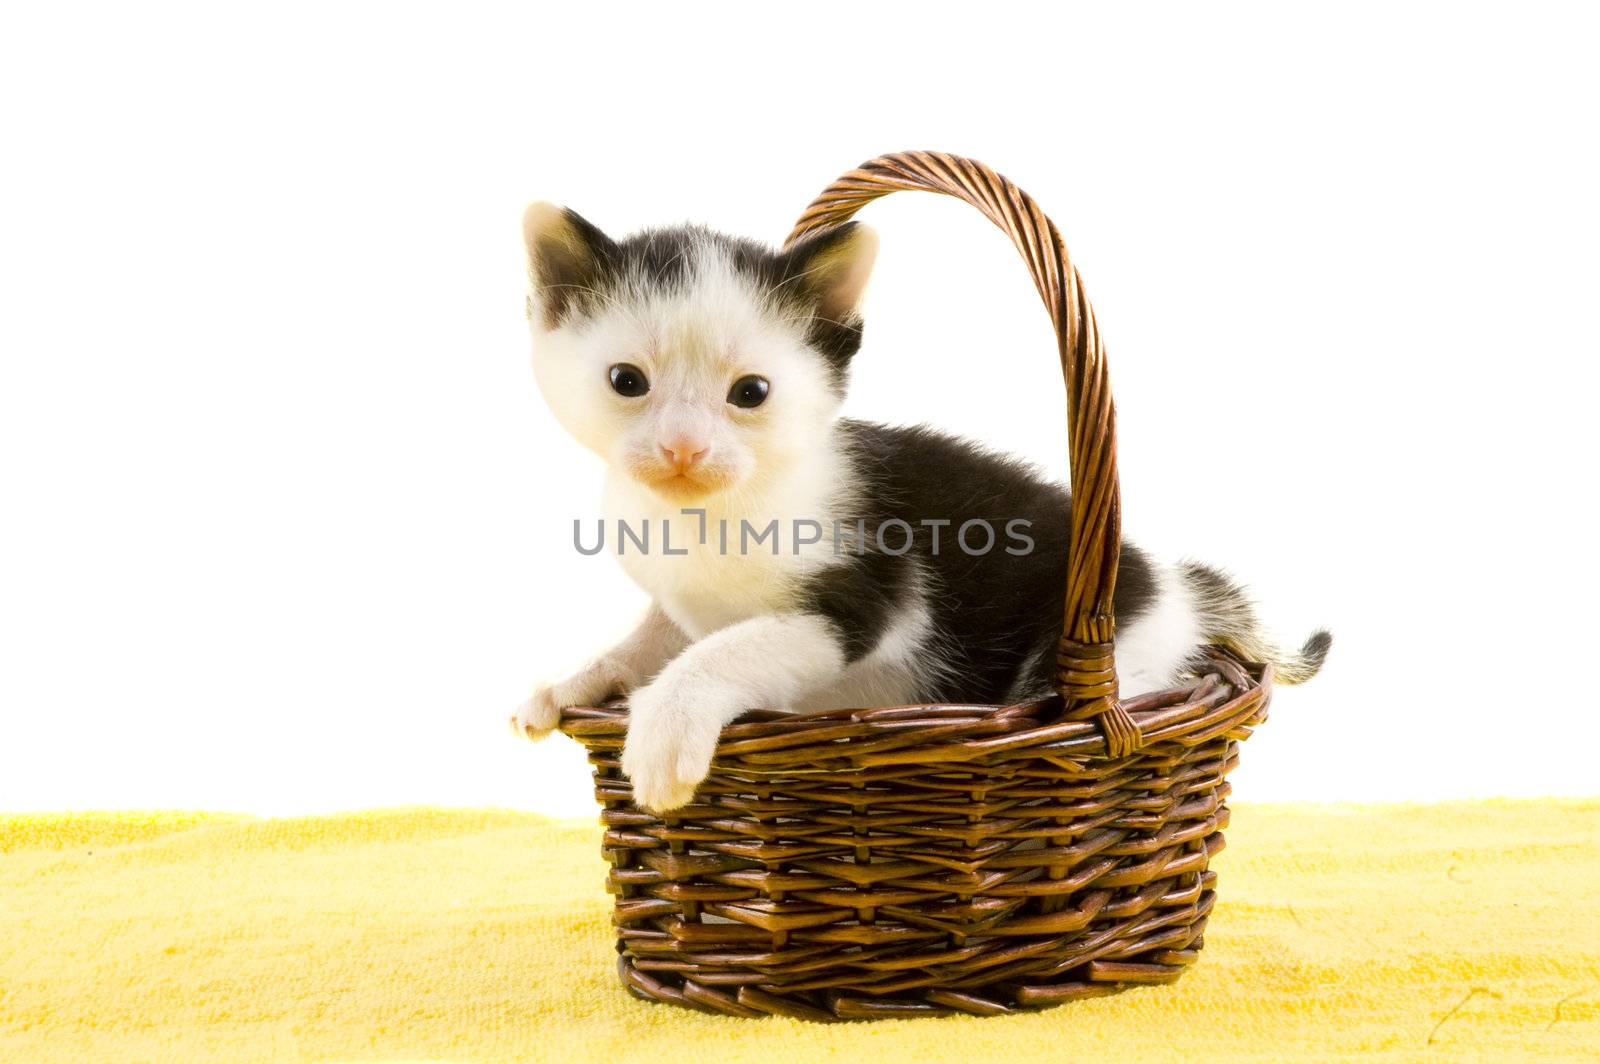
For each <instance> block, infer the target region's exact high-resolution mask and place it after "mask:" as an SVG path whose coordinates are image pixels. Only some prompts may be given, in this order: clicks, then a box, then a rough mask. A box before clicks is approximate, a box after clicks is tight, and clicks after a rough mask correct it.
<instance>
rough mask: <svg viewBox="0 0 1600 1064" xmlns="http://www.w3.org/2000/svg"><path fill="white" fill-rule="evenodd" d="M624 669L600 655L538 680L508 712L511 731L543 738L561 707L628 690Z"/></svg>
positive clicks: (600, 699)
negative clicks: (557, 676)
mask: <svg viewBox="0 0 1600 1064" xmlns="http://www.w3.org/2000/svg"><path fill="white" fill-rule="evenodd" d="M629 686H630V684H629V682H628V677H627V674H626V672H625V671H624V670H623V669H622V668H620V667H619V666H618V665H616V664H615V663H614V662H612V661H610V660H608V659H606V658H601V659H600V660H598V661H595V662H592V663H591V664H589V665H588V666H586V667H585V668H584V669H583V670H582V671H580V672H578V673H575V674H574V675H572V676H570V677H568V678H567V679H565V680H562V681H561V682H560V683H556V684H541V685H540V686H539V687H537V688H535V689H534V692H533V697H532V698H529V699H528V700H527V701H526V702H524V703H522V705H520V706H518V707H517V711H516V712H515V713H513V714H512V715H511V731H512V733H513V734H515V735H520V736H525V737H526V738H529V739H543V738H544V737H545V736H546V735H549V734H550V732H551V731H552V730H553V729H554V728H555V726H556V724H557V723H558V722H559V721H560V720H561V711H562V710H563V709H571V708H572V707H573V706H593V705H598V704H600V703H601V702H604V701H606V700H607V699H608V698H613V697H616V696H619V695H625V694H627V693H628V688H629Z"/></svg>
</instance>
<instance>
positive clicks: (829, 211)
mask: <svg viewBox="0 0 1600 1064" xmlns="http://www.w3.org/2000/svg"><path fill="white" fill-rule="evenodd" d="M899 189H920V190H922V191H926V192H941V193H944V194H946V195H950V196H956V197H958V198H960V199H963V200H965V201H967V202H968V203H970V204H972V205H973V206H975V207H977V208H978V209H979V210H981V211H983V213H984V214H985V215H986V216H988V218H989V219H990V220H991V221H993V222H994V223H995V224H996V225H998V226H1000V228H1002V229H1004V230H1005V231H1006V232H1007V233H1008V234H1009V235H1010V236H1011V240H1012V242H1013V243H1014V244H1015V245H1016V247H1017V250H1018V251H1020V252H1021V253H1022V255H1023V258H1024V259H1025V260H1026V261H1027V264H1028V268H1029V270H1030V271H1031V272H1032V274H1033V279H1034V282H1035V284H1037V286H1038V289H1039V294H1040V295H1041V296H1042V297H1043V298H1044V302H1045V305H1046V306H1047V307H1049V309H1050V316H1051V319H1052V321H1053V322H1054V324H1055V331H1056V336H1057V340H1058V346H1059V350H1060V355H1061V367H1062V371H1063V373H1064V375H1065V378H1066V386H1067V388H1066V390H1067V427H1068V434H1069V438H1070V449H1071V456H1070V457H1071V465H1072V492H1073V506H1072V525H1071V540H1070V547H1069V551H1068V555H1069V557H1068V570H1069V572H1068V582H1067V597H1066V617H1065V621H1066V623H1065V631H1064V635H1063V638H1062V641H1061V648H1060V654H1059V657H1058V662H1059V666H1060V667H1059V670H1058V673H1057V691H1058V692H1059V693H1058V694H1057V695H1055V696H1052V697H1050V698H1048V699H1042V700H1039V701H1036V702H1030V703H1026V704H1022V705H1012V706H950V705H935V706H893V707H885V708H877V709H858V710H849V709H844V710H837V711H833V712H827V713H812V714H806V715H799V716H796V715H786V714H779V713H771V712H760V713H751V714H749V715H747V716H745V717H743V718H741V719H740V720H739V721H738V722H735V723H734V724H732V725H730V726H729V727H728V728H726V729H725V730H724V732H723V735H722V740H721V743H720V745H719V746H718V747H717V754H716V758H715V760H714V762H713V764H712V769H711V774H710V776H709V777H708V778H707V779H706V781H705V782H704V783H703V784H702V785H701V787H700V789H699V791H698V793H697V795H696V797H695V800H694V803H693V804H691V805H689V806H687V807H685V808H683V809H680V810H677V811H676V812H674V813H673V814H671V815H670V816H665V817H657V816H655V815H653V814H651V813H648V812H645V811H643V810H641V809H639V808H637V807H635V806H634V805H633V804H632V803H631V802H630V800H629V799H630V792H629V785H628V781H627V779H626V777H624V776H623V774H622V772H621V769H620V767H619V764H618V759H619V757H620V754H621V749H622V742H623V737H624V734H625V732H626V728H627V720H628V716H627V708H626V706H625V705H622V704H616V705H611V706H605V707H600V708H593V709H573V710H568V711H567V712H566V713H565V714H564V715H563V717H562V721H561V730H562V731H564V732H565V733H566V734H568V735H570V736H572V737H573V738H574V739H577V740H578V741H579V742H581V743H582V744H583V745H584V746H585V747H586V748H587V749H588V752H589V760H590V761H591V763H592V764H593V765H594V777H595V796H596V798H597V799H598V800H599V801H600V803H601V805H602V806H603V807H604V809H603V812H602V814H601V822H602V824H603V825H604V827H605V829H606V830H605V837H604V841H603V843H602V849H603V853H604V855H605V857H606V859H607V861H609V862H610V864H611V872H610V875H609V877H608V879H607V887H608V889H609V890H610V891H611V892H612V893H613V894H615V895H616V899H617V900H616V912H615V915H614V922H615V924H616V927H617V939H618V941H617V948H618V951H619V952H620V953H621V958H620V968H621V975H622V982H623V984H624V985H625V986H626V987H627V988H628V989H629V990H631V991H632V992H633V993H635V994H636V995H638V996H640V997H643V998H647V999H651V1000H656V1001H669V1002H672V1003H674V1004H678V1005H685V1006H689V1007H693V1008H698V1009H702V1010H705V1011H708V1012H713V1013H719V1014H727V1015H733V1016H761V1015H763V1014H767V1013H778V1014H782V1015H787V1016H797V1017H802V1018H805V1019H813V1020H840V1019H870V1018H875V1017H892V1016H919V1015H939V1014H945V1013H952V1012H967V1013H976V1014H980V1015H994V1014H998V1013H1006V1012H1012V1011H1016V1010H1019V1009H1026V1008H1037V1007H1042V1006H1047V1005H1054V1004H1058V1003H1060V1002H1063V1001H1071V1000H1073V999H1075V998H1081V997H1089V996H1093V995H1098V994H1106V993H1110V992H1112V991H1115V990H1118V989H1121V988H1123V987H1126V986H1129V985H1131V984H1140V983H1168V982H1172V981H1173V980H1175V979H1177V978H1178V976H1179V975H1181V974H1182V973H1183V971H1184V969H1185V968H1186V967H1187V966H1188V965H1189V964H1191V963H1193V962H1194V960H1195V957H1196V955H1197V951H1198V950H1199V949H1200V946H1201V943H1202V933H1203V931H1204V930H1205V925H1206V918H1207V916H1208V915H1209V914H1210V912H1211V907H1212V904H1213V903H1214V901H1215V899H1216V894H1215V885H1216V873H1214V872H1212V871H1209V870H1208V867H1207V866H1208V865H1209V864H1210V861H1211V857H1212V855H1214V854H1215V853H1217V851H1219V850H1220V849H1222V834H1221V829H1222V828H1223V827H1225V826H1226V824H1227V820H1228V809H1227V806H1226V804H1225V799H1226V798H1227V795H1228V791H1229V788H1228V784H1227V783H1226V782H1224V777H1225V776H1226V775H1227V774H1228V772H1229V771H1230V770H1231V769H1232V768H1233V767H1234V765H1235V764H1236V763H1237V760H1238V743H1239V741H1240V740H1242V739H1244V738H1245V737H1247V736H1248V735H1249V734H1250V731H1251V729H1252V727H1253V726H1254V725H1256V724H1257V723H1259V722H1260V721H1261V720H1263V719H1264V718H1265V716H1266V711H1267V701H1268V694H1269V692H1270V690H1271V683H1272V675H1271V670H1270V668H1269V667H1266V666H1261V665H1254V664H1249V663H1245V662H1242V661H1239V660H1237V659H1235V658H1234V657H1232V656H1230V655H1229V654H1228V653H1227V652H1225V651H1222V650H1220V649H1218V650H1214V651H1212V652H1210V653H1209V658H1208V660H1209V667H1208V668H1207V669H1206V675H1205V676H1204V677H1202V678H1201V679H1199V680H1198V681H1196V682H1193V683H1189V684H1186V685H1185V686H1183V687H1179V688H1174V689H1172V690H1169V691H1163V692H1159V693H1155V694H1142V695H1139V696H1138V697H1135V698H1129V699H1123V700H1121V701H1118V691H1117V680H1116V672H1115V668H1114V665H1113V661H1112V650H1111V641H1112V632H1113V619H1112V611H1111V592H1112V587H1113V585H1114V583H1115V581H1116V576H1117V556H1118V544H1119V535H1120V516H1119V506H1118V495H1117V476H1116V437H1115V424H1116V419H1115V413H1114V410H1113V407H1112V403H1111V391H1110V386H1109V383H1108V379H1107V375H1106V365H1105V357H1104V351H1103V348H1102V346H1101V342H1100V335H1099V332H1098V330H1097V329H1096V327H1095V321H1094V313H1093V311H1092V310H1091V308H1090V306H1089V302H1088V299H1087V298H1086V297H1085V296H1084V293H1083V288H1082V285H1081V284H1080V282H1079V279H1078V274H1077V271H1076V269H1074V268H1073V266H1072V264H1071V263H1070V261H1069V260H1068V258H1067V252H1066V248H1065V247H1064V246H1063V245H1062V243H1061V238H1060V236H1059V234H1058V233H1057V232H1056V227H1055V225H1054V224H1053V223H1051V221H1050V220H1049V219H1048V218H1046V217H1045V216H1044V214H1043V213H1042V212H1041V211H1040V210H1039V208H1038V207H1037V206H1035V205H1034V202H1033V200H1032V199H1031V198H1029V197H1028V195H1027V194H1026V193H1024V192H1023V191H1021V190H1020V189H1018V188H1017V187H1016V186H1015V185H1013V184H1012V183H1011V182H1009V181H1007V180H1006V179H1005V178H1003V177H1001V176H1000V175H998V174H996V173H995V172H994V171H992V170H990V169H989V168H988V167H986V166H983V165H982V164H980V163H977V162H974V161H972V160H969V159H962V158H958V157H956V156H951V155H943V154H939V153H934V152H908V153H904V154H899V155H886V156H883V157H881V158H878V159H874V160H873V161H871V162H869V163H866V164H865V165H863V166H861V167H860V168H858V169H856V170H853V171H851V172H850V173H848V174H845V175H844V176H843V177H841V178H839V180H837V181H835V182H834V183H833V184H832V185H831V186H829V187H828V189H827V190H826V191H824V192H823V193H822V195H820V196H818V197H817V199H816V201H815V202H813V203H812V204H811V206H810V207H809V208H808V209H807V210H806V212H805V213H804V214H803V215H801V217H800V221H799V223H798V224H797V225H796V226H795V228H794V231H793V232H792V233H791V234H790V236H789V240H790V241H791V242H792V241H794V240H795V239H797V238H799V237H801V236H803V235H805V234H807V233H810V232H813V231H815V230H818V229H823V228H827V227H829V226H833V225H837V224H839V223H841V222H843V221H844V220H845V219H847V218H849V217H850V216H851V215H853V214H855V213H856V211H857V210H859V209H860V208H861V207H862V206H863V205H865V204H866V203H868V202H870V201H872V200H874V199H877V198H878V197H879V196H883V195H887V194H888V193H890V192H893V191H896V190H899Z"/></svg>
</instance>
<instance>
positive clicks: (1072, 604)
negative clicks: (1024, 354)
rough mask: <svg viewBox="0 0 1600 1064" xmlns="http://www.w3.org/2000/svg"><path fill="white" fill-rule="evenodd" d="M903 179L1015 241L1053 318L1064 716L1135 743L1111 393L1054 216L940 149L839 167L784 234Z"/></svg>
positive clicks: (838, 214)
mask: <svg viewBox="0 0 1600 1064" xmlns="http://www.w3.org/2000/svg"><path fill="white" fill-rule="evenodd" d="M902 189H914V190H920V191H923V192H940V193H943V194H944V195H947V196H954V197H956V198H957V199H961V200H965V201H966V202H968V203H970V204H972V205H973V206H974V207H976V208H978V209H979V210H980V211H982V212H983V213H984V215H985V216H986V217H987V218H988V219H989V220H990V221H991V222H993V223H994V224H995V225H998V226H999V227H1000V228H1001V229H1004V230H1005V231H1006V232H1007V233H1008V234H1009V235H1010V237H1011V243H1012V244H1013V245H1015V246H1016V249H1017V250H1018V251H1019V252H1021V254H1022V257H1023V259H1024V260H1025V261H1026V262H1027V264H1028V272H1029V273H1031V274H1032V275H1033V283H1034V285H1035V286H1036V287H1037V288H1038V289H1039V296H1040V298H1042V299H1043V300H1044V304H1045V307H1046V308H1048V309H1049V311H1050V321H1051V323H1052V324H1053V325H1054V326H1055V332H1056V347H1057V350H1058V352H1059V353H1060V356H1061V373H1062V376H1063V377H1065V378H1066V385H1067V439H1068V452H1069V453H1068V458H1069V460H1070V463H1071V471H1072V526H1071V531H1070V533H1069V538H1068V540H1067V595H1066V613H1065V616H1064V617H1063V625H1062V633H1061V645H1060V648H1059V651H1058V653H1057V655H1056V666H1057V668H1056V690H1057V691H1058V692H1059V693H1060V695H1061V697H1062V702H1063V705H1062V716H1063V719H1067V720H1083V719H1086V718H1088V717H1099V718H1100V723H1101V726H1102V727H1103V729H1104V730H1105V733H1106V745H1107V752H1108V753H1109V754H1110V755H1111V756H1113V757H1118V756H1123V755H1125V754H1129V753H1133V752H1135V751H1137V750H1138V749H1139V748H1140V747H1142V746H1143V745H1144V740H1143V736H1142V735H1141V734H1140V732H1139V728H1138V725H1137V724H1135V723H1134V721H1133V719H1132V718H1131V717H1130V716H1129V715H1128V713H1127V712H1126V711H1125V710H1124V709H1123V708H1122V707H1121V705H1120V704H1119V703H1118V701H1117V671H1116V663H1115V661H1114V660H1113V657H1112V650H1111V644H1112V637H1113V635H1114V634H1115V631H1116V621H1115V616H1114V613H1113V610H1112V604H1111V598H1112V591H1113V589H1114V588H1115V587H1116V583H1117V559H1118V556H1119V552H1120V548H1121V535H1122V510H1121V503H1120V499H1119V493H1118V487H1117V432H1116V427H1117V414H1116V408H1115V407H1114V406H1113V405H1112V402H1111V381H1110V377H1109V375H1108V374H1107V372H1106V358H1105V348H1104V346H1103V345H1102V344H1101V341H1100V330H1099V329H1098V328H1097V327H1096V326H1095V320H1094V308H1093V307H1091V306H1090V305H1089V299H1088V297H1087V296H1086V295H1084V292H1083V284H1082V282H1081V281H1080V279H1079V277H1078V271H1077V268H1076V267H1075V266H1073V265H1072V260H1071V259H1070V258H1068V257H1067V249H1066V245H1064V244H1063V243H1062V242H1061V234H1060V233H1059V232H1057V230H1056V227H1055V223H1054V222H1052V221H1051V220H1050V219H1049V218H1047V217H1046V216H1045V213H1044V212H1043V211H1041V210H1040V209H1039V207H1038V205H1037V204H1035V203H1034V202H1033V198H1032V197H1031V196H1029V195H1028V194H1027V193H1026V192H1024V191H1022V190H1021V189H1020V188H1018V187H1017V186H1016V185H1014V184H1012V183H1011V182H1010V181H1008V180H1007V179H1006V178H1004V177H1002V176H1000V175H999V174H997V173H995V172H994V171H993V170H991V169H989V168H988V167H987V166H985V165H983V164H982V163H980V162H977V161H976V160H973V159H965V158H962V157H961V156H959V155H947V154H945V153H944V152H933V151H912V152H898V153H896V154H894V155H880V156H879V157H878V158H876V159H873V160H871V161H869V162H865V163H863V164H861V165H860V166H858V167H857V168H856V169H854V170H851V171H850V172H849V173H847V174H844V175H843V176H841V177H840V178H839V179H838V180H836V181H834V182H833V184H831V185H829V186H828V187H827V188H826V189H824V190H823V191H822V194H821V195H819V196H818V197H817V198H816V199H815V200H813V201H812V202H811V206H809V207H807V208H806V209H805V212H804V213H803V214H801V215H800V220H799V221H797V222H796V223H795V226H794V229H793V231H791V232H790V233H789V237H788V239H787V240H786V241H785V242H784V246H785V247H787V246H789V245H790V244H793V243H794V242H795V241H797V240H799V239H800V238H801V237H803V236H806V235H807V234H810V233H814V232H817V231H819V230H824V229H831V228H833V227H834V226H837V225H839V224H841V223H843V222H844V221H846V220H847V219H848V218H850V216H851V215H853V214H855V213H856V212H857V211H859V210H860V209H861V208H862V207H864V206H866V205H867V204H868V203H870V202H872V201H873V200H875V199H877V198H879V197H880V196H886V195H888V194H889V193H891V192H896V191H899V190H902Z"/></svg>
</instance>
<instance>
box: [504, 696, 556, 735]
mask: <svg viewBox="0 0 1600 1064" xmlns="http://www.w3.org/2000/svg"><path fill="white" fill-rule="evenodd" d="M560 719H561V707H560V706H559V705H557V704H556V699H555V694H554V688H551V687H546V686H541V687H538V688H536V689H535V690H534V692H533V696H532V697H531V698H529V699H528V700H527V701H526V702H524V703H522V705H520V706H518V707H517V711H516V712H515V713H513V714H511V733H512V734H513V735H517V736H520V737H522V738H524V739H543V738H544V737H545V736H546V735H549V734H550V732H551V731H553V730H554V729H555V726H556V722H557V721H559V720H560Z"/></svg>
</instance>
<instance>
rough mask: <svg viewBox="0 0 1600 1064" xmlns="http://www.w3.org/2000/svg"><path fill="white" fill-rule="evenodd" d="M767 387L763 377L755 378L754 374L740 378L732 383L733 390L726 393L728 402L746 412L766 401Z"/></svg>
mask: <svg viewBox="0 0 1600 1064" xmlns="http://www.w3.org/2000/svg"><path fill="white" fill-rule="evenodd" d="M769 387H770V385H768V384H767V378H765V377H757V376H755V375H754V374H752V375H750V376H748V377H740V378H739V379H738V380H736V381H734V382H733V388H732V389H731V390H730V391H729V392H728V402H730V403H732V404H733V405H734V406H740V407H743V408H744V409H746V410H749V409H750V408H751V407H757V406H760V405H761V404H762V403H764V402H766V401H767V390H768V388H769Z"/></svg>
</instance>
